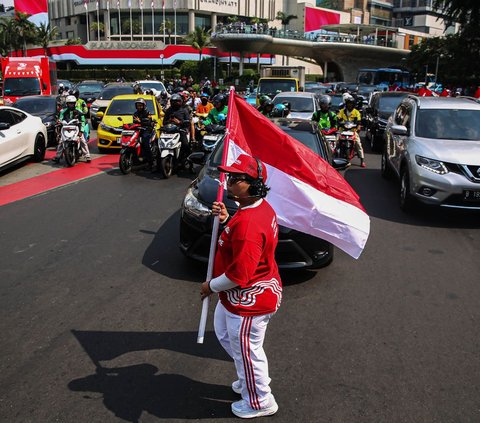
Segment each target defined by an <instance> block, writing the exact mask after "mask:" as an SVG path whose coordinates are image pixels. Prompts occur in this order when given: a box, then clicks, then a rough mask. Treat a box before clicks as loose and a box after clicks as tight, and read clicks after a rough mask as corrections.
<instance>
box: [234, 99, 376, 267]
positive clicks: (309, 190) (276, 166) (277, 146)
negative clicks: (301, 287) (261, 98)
mask: <svg viewBox="0 0 480 423" xmlns="http://www.w3.org/2000/svg"><path fill="white" fill-rule="evenodd" d="M231 95H233V96H234V98H233V101H232V99H231V100H230V101H229V110H228V131H229V132H228V135H227V136H228V137H229V140H226V141H227V142H226V144H227V145H228V153H227V159H226V160H227V165H230V164H231V163H233V162H234V161H235V159H236V158H237V157H238V156H239V155H240V154H249V155H251V156H254V157H257V158H259V159H260V160H262V161H263V162H264V163H265V165H266V166H267V175H268V179H267V185H268V186H269V187H270V188H271V190H270V192H269V193H268V197H267V199H268V202H269V203H270V204H271V205H272V207H273V208H274V209H275V212H276V213H277V218H278V222H279V224H281V225H283V226H286V227H288V228H292V229H296V230H298V231H301V232H304V233H307V234H310V235H313V236H315V237H318V238H323V239H325V240H327V241H330V242H331V243H332V244H334V245H336V246H337V247H338V248H340V249H342V250H343V251H345V252H346V253H348V254H350V255H351V256H352V257H354V258H358V257H359V256H360V254H361V252H362V250H363V248H364V246H365V243H366V242H367V238H368V234H369V232H370V219H369V217H368V215H367V214H366V212H365V210H364V209H363V207H362V205H361V204H360V201H359V197H358V195H357V194H356V192H355V191H354V190H353V189H352V187H351V186H350V185H349V184H348V183H347V181H345V179H344V178H343V177H342V176H341V175H340V173H338V172H337V171H336V170H335V169H334V168H333V167H331V166H330V164H329V163H327V162H326V161H325V160H323V159H322V158H321V157H320V156H318V155H317V154H315V153H314V152H313V151H312V150H310V149H309V148H308V147H306V146H304V145H303V144H302V143H300V142H299V141H297V140H296V139H294V138H292V137H291V136H289V135H288V134H286V133H285V132H284V131H282V130H281V129H280V128H279V127H277V126H276V125H275V124H274V123H272V122H271V121H270V120H268V119H267V118H266V117H264V116H263V115H261V114H260V113H259V112H258V111H257V110H255V109H254V108H253V107H252V106H251V105H250V104H248V103H247V102H246V101H245V100H244V99H242V98H241V97H239V96H238V95H236V94H234V93H233V92H231Z"/></svg>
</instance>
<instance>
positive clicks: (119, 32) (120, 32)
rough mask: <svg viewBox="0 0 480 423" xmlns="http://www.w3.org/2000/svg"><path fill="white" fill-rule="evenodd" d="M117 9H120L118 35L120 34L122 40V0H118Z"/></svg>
mask: <svg viewBox="0 0 480 423" xmlns="http://www.w3.org/2000/svg"><path fill="white" fill-rule="evenodd" d="M117 10H118V35H119V36H120V41H122V22H121V19H120V0H117Z"/></svg>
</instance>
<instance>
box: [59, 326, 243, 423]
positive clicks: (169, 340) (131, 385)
mask: <svg viewBox="0 0 480 423" xmlns="http://www.w3.org/2000/svg"><path fill="white" fill-rule="evenodd" d="M72 333H73V335H74V336H75V337H76V338H77V340H78V342H79V343H80V344H81V346H82V347H83V349H84V350H85V352H86V353H87V354H88V355H89V357H90V359H91V360H92V361H93V363H94V364H95V366H96V371H95V373H93V374H90V375H88V376H85V377H82V378H79V379H75V380H72V381H71V382H69V384H68V388H69V389H70V390H71V391H75V392H85V393H100V394H102V396H103V403H104V405H105V407H106V408H107V409H108V410H110V411H111V412H112V413H113V414H114V415H115V416H117V417H119V418H121V419H123V420H125V421H129V422H138V421H139V419H140V417H141V415H142V413H143V412H147V413H149V414H152V415H154V416H156V417H159V418H164V419H202V418H227V417H232V415H231V411H230V402H231V401H234V400H236V399H238V398H237V397H236V396H235V395H234V394H233V393H232V391H231V388H230V386H223V385H215V384H208V383H203V382H198V381H196V380H193V379H190V378H188V377H186V376H183V375H179V374H168V373H158V370H159V369H158V368H157V367H156V366H153V365H152V364H148V363H142V364H135V365H131V366H126V367H114V368H106V367H103V366H102V365H101V364H100V361H105V360H112V359H114V358H116V357H118V356H120V355H123V354H126V353H129V352H134V351H145V350H156V349H168V350H171V351H175V352H181V353H184V354H189V355H194V356H198V357H206V358H213V359H217V360H230V358H229V357H228V356H227V355H226V353H225V352H224V351H223V349H222V348H220V346H219V345H218V343H216V342H213V339H214V338H215V336H213V334H209V335H210V336H206V337H205V339H206V343H205V344H204V345H203V347H202V348H198V347H197V345H196V344H194V343H192V339H195V336H196V334H195V333H193V332H97V331H75V330H74V331H72ZM208 339H210V340H212V342H211V343H209V342H208ZM179 357H180V358H179V360H181V356H179ZM83 397H84V398H85V399H90V398H92V397H90V396H88V395H84V396H83Z"/></svg>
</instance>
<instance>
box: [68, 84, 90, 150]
mask: <svg viewBox="0 0 480 423" xmlns="http://www.w3.org/2000/svg"><path fill="white" fill-rule="evenodd" d="M72 95H74V96H75V98H76V99H77V101H76V104H75V107H76V108H77V109H78V110H80V111H81V112H82V113H83V114H84V116H85V127H84V131H83V135H84V137H85V139H86V140H87V141H88V139H89V138H90V137H89V132H90V131H89V128H88V127H87V125H88V124H87V118H86V116H88V106H87V103H86V102H85V100H83V99H81V98H80V91H79V90H78V88H75V89H74V90H73V91H72Z"/></svg>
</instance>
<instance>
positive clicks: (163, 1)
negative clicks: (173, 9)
mask: <svg viewBox="0 0 480 423" xmlns="http://www.w3.org/2000/svg"><path fill="white" fill-rule="evenodd" d="M162 9H163V10H165V0H162Z"/></svg>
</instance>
